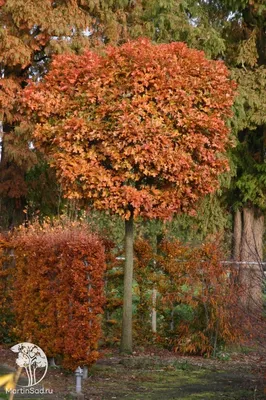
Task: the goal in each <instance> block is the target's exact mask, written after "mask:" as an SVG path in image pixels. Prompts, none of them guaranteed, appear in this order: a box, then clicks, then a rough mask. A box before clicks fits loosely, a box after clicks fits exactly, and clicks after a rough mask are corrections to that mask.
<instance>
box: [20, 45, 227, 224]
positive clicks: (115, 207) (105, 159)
mask: <svg viewBox="0 0 266 400" xmlns="http://www.w3.org/2000/svg"><path fill="white" fill-rule="evenodd" d="M233 97H234V84H233V83H232V82H231V81H230V80H229V78H228V72H227V70H226V68H225V67H224V65H223V64H222V63H221V62H211V61H208V60H206V59H205V57H204V55H203V53H202V52H199V51H195V50H190V49H188V48H187V47H186V46H185V45H184V44H182V43H172V44H169V45H163V44H162V45H152V44H151V43H150V42H149V41H148V40H144V39H141V40H138V41H135V42H129V43H127V44H124V45H123V46H121V47H118V48H114V47H109V48H107V49H106V53H105V55H103V56H99V55H97V54H96V53H95V52H86V53H85V54H84V55H82V56H74V55H71V56H59V57H56V58H55V59H54V61H53V63H52V67H51V70H50V72H49V73H48V74H47V75H46V78H45V80H44V81H43V82H41V83H38V84H36V85H30V86H28V87H27V89H25V90H24V97H23V98H24V102H25V103H26V105H27V107H28V112H29V111H30V115H31V116H33V117H36V118H35V119H36V122H37V125H36V126H35V127H34V137H35V143H36V145H37V146H39V147H40V148H44V149H45V150H46V151H47V153H48V155H49V157H50V162H51V164H52V165H53V166H54V167H55V168H56V170H57V175H58V180H59V181H60V182H61V183H62V186H63V188H64V190H65V192H66V196H67V197H69V198H82V199H91V200H92V201H93V204H94V206H95V207H96V208H99V209H102V208H103V209H106V208H109V209H111V210H112V211H113V212H115V213H118V214H120V215H122V216H125V217H126V218H129V215H130V212H131V210H134V215H135V216H136V215H138V214H140V215H144V216H148V217H155V216H159V217H168V216H170V215H171V214H173V213H174V212H176V211H180V210H187V209H190V208H191V206H192V204H193V203H195V201H196V200H197V199H198V198H199V197H200V196H202V195H204V194H206V193H208V192H210V191H213V190H214V189H215V188H216V187H217V176H218V175H219V173H221V172H223V171H225V170H226V168H227V162H226V160H225V158H224V155H223V154H224V152H225V150H226V146H227V145H228V133H229V130H228V128H227V126H226V123H225V119H226V118H227V117H229V116H230V115H231V106H232V102H233ZM165 160H168V162H167V164H166V163H165Z"/></svg>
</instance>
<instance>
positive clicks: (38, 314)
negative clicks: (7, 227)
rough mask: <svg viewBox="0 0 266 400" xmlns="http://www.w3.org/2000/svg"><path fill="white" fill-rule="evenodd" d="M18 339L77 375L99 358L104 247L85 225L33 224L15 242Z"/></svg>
mask: <svg viewBox="0 0 266 400" xmlns="http://www.w3.org/2000/svg"><path fill="white" fill-rule="evenodd" d="M12 246H13V248H14V250H15V260H16V268H15V275H14V284H13V289H14V290H13V295H12V297H13V308H14V313H15V318H16V334H17V335H18V337H19V338H20V339H21V340H29V339H30V340H31V341H33V342H34V343H37V344H38V345H39V346H40V347H42V348H43V349H44V351H45V352H46V354H47V355H48V356H55V357H56V356H58V355H61V356H62V357H63V361H62V365H63V366H64V367H66V368H70V369H75V368H76V367H77V366H78V365H90V364H91V363H93V362H94V361H95V360H96V359H97V358H98V352H97V346H98V340H99V338H100V335H101V328H100V318H99V316H100V314H101V313H102V306H103V302H104V297H103V285H104V281H103V273H104V270H105V256H104V247H103V245H102V243H101V242H100V241H99V239H98V238H97V237H96V236H94V235H92V234H91V233H90V232H89V230H88V228H87V227H86V226H85V225H82V224H81V225H78V224H72V225H67V226H64V227H62V225H60V224H55V226H53V227H51V226H50V224H44V226H42V227H41V226H39V225H38V224H33V225H31V226H29V227H28V228H21V229H20V230H19V231H17V232H16V233H15V234H14V236H13V238H12Z"/></svg>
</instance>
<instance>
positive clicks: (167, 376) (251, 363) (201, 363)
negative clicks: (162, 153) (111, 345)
mask: <svg viewBox="0 0 266 400" xmlns="http://www.w3.org/2000/svg"><path fill="white" fill-rule="evenodd" d="M5 351H6V350H4V349H2V352H0V354H2V355H3V354H4V352H5ZM265 360H266V356H265V357H264V354H263V353H262V352H251V353H250V354H239V353H235V354H234V353H232V354H231V356H230V360H228V361H219V360H210V359H205V358H202V357H183V356H178V355H173V354H172V353H170V352H157V353H155V352H149V351H148V352H147V351H146V352H136V353H135V354H134V355H133V356H124V357H121V356H120V355H119V354H118V353H117V352H112V353H111V352H110V351H109V353H107V352H105V353H104V354H103V358H102V359H101V360H99V361H98V362H97V363H96V364H95V365H94V366H93V367H92V368H91V369H90V371H89V378H88V379H86V380H84V381H83V393H84V399H85V400H112V399H118V400H121V399H125V400H145V399H147V400H175V399H179V400H199V399H202V400H208V399H210V400H212V399H214V400H222V399H228V400H265V399H266V394H265V393H264V387H266V384H265V382H264V371H265V369H266V364H265ZM1 361H2V360H1ZM3 361H4V360H3ZM8 361H9V360H8V357H7V358H5V364H7V363H8ZM3 371H4V370H3ZM44 387H45V388H49V389H53V391H54V394H53V395H52V396H51V395H50V396H48V395H47V396H43V398H44V397H45V398H47V399H49V400H63V399H64V400H71V399H74V395H73V393H74V391H75V378H74V376H73V374H72V373H68V372H66V371H63V370H61V369H58V368H55V369H52V368H50V369H49V371H48V374H47V376H46V378H45V380H44ZM0 398H1V394H0ZM16 398H17V399H19V397H18V396H17V397H16ZM30 398H31V400H35V399H37V398H36V397H34V396H32V397H30Z"/></svg>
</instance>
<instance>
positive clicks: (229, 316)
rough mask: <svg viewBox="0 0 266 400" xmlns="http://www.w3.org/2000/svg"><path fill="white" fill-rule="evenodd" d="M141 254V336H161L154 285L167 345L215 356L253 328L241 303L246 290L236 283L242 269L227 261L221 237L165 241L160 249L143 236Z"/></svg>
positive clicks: (138, 267) (138, 252)
mask: <svg viewBox="0 0 266 400" xmlns="http://www.w3.org/2000/svg"><path fill="white" fill-rule="evenodd" d="M135 256H136V263H135V265H136V269H135V279H136V281H137V283H138V284H139V303H138V306H137V312H136V315H135V318H134V319H135V321H134V324H135V325H134V326H135V329H136V331H137V334H138V340H140V341H141V342H144V341H147V340H148V341H150V342H151V340H154V339H155V336H156V335H152V333H151V316H150V312H151V309H152V307H154V306H155V305H154V304H152V292H151V289H152V288H153V289H156V290H157V301H156V309H157V322H158V324H157V325H158V326H157V337H156V340H157V341H159V342H160V343H161V344H163V345H167V346H169V347H170V348H173V349H175V351H179V352H183V353H193V354H207V355H210V354H212V353H213V352H214V351H215V350H216V349H217V347H218V346H219V345H221V344H222V345H223V344H227V343H234V342H239V341H241V340H244V339H246V338H247V337H248V334H249V333H250V332H251V331H252V327H251V326H250V323H249V319H248V316H247V315H245V314H244V313H243V310H242V309H241V305H240V304H239V296H240V294H241V292H242V288H241V287H240V286H239V285H237V284H236V283H235V282H236V280H235V277H236V273H237V271H236V270H234V269H233V268H228V267H225V266H224V265H223V264H222V263H221V260H222V259H223V258H224V256H223V251H222V246H221V244H220V242H219V241H218V240H217V242H216V243H213V242H210V243H205V244H202V245H200V246H199V247H197V248H193V247H191V246H189V245H187V244H182V243H181V242H179V241H178V240H173V241H168V240H164V241H163V242H162V243H161V244H160V246H159V247H158V249H157V252H154V251H153V250H152V248H151V246H150V244H149V243H148V242H147V241H145V240H137V241H136V244H135ZM148 291H149V293H150V295H149V296H147V292H148ZM244 321H245V323H243V322H244Z"/></svg>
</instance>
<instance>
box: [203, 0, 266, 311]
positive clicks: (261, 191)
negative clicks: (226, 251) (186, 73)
mask: <svg viewBox="0 0 266 400" xmlns="http://www.w3.org/2000/svg"><path fill="white" fill-rule="evenodd" d="M203 6H204V7H205V9H206V12H208V13H209V19H210V20H211V21H216V27H217V29H219V30H220V34H221V37H222V38H223V40H224V44H225V51H224V54H223V58H224V59H225V61H226V63H227V65H228V66H229V67H230V69H231V71H232V76H233V77H234V79H236V81H237V82H238V92H239V94H238V97H237V99H236V101H235V104H234V117H233V120H232V128H233V132H234V133H235V135H236V139H237V143H236V144H237V146H236V148H235V150H234V151H233V152H232V160H233V162H234V164H235V167H236V176H235V177H234V179H233V180H232V185H231V190H230V195H229V197H228V200H229V204H230V205H231V207H232V209H233V212H234V243H233V257H234V259H235V260H237V261H242V262H247V263H248V262H251V263H254V264H249V265H248V264H247V266H245V265H243V267H241V280H242V281H244V282H245V283H246V285H247V286H248V287H249V291H250V296H249V298H250V299H253V303H255V305H256V303H258V304H259V303H261V286H262V277H263V273H262V268H261V266H260V265H259V263H260V262H261V261H262V259H263V233H264V211H265V204H266V202H265V195H266V185H265V184H266V175H265V173H266V169H265V148H264V143H265V140H266V135H265V133H266V130H265V124H266V96H265V89H266V68H265V64H266V22H265V21H266V4H265V2H264V1H261V0H257V1H251V0H242V1H240V0H239V1H231V0H228V1H225V2H222V1H211V2H205V4H204V5H203ZM221 15H223V18H221ZM218 22H219V24H218ZM214 23H215V22H214ZM256 263H257V264H256ZM253 305H254V304H253Z"/></svg>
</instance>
